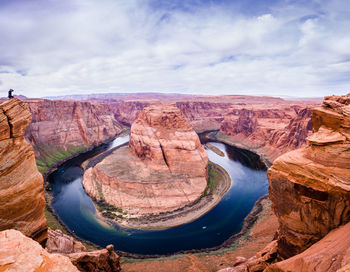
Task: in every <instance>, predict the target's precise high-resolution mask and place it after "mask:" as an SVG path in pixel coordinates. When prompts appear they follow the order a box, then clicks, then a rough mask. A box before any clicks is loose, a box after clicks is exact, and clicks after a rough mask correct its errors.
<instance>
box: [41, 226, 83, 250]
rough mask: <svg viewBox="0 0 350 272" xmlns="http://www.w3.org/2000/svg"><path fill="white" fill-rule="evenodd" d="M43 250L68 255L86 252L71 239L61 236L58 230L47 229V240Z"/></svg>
mask: <svg viewBox="0 0 350 272" xmlns="http://www.w3.org/2000/svg"><path fill="white" fill-rule="evenodd" d="M45 249H46V250H47V251H48V252H50V253H62V254H70V253H76V252H82V251H86V248H85V246H84V245H83V244H82V243H81V242H78V241H76V240H75V239H74V238H73V237H71V236H68V235H66V234H63V233H62V231H60V230H52V229H50V228H49V229H48V239H47V243H46V247H45Z"/></svg>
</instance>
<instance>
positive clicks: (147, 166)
mask: <svg viewBox="0 0 350 272" xmlns="http://www.w3.org/2000/svg"><path fill="white" fill-rule="evenodd" d="M116 165H118V167H116ZM207 176H208V156H207V154H206V152H205V150H204V147H203V146H202V145H201V144H200V141H199V138H198V136H197V134H196V133H195V132H194V130H193V129H192V127H191V125H190V124H189V123H188V121H187V120H186V119H185V117H184V116H183V114H182V113H181V111H180V110H179V109H178V108H176V107H172V106H150V107H147V108H145V109H144V110H143V111H142V112H140V113H139V116H138V119H137V120H136V121H135V122H134V123H133V125H132V127H131V135H130V141H129V148H128V147H122V148H119V149H117V150H115V151H114V152H113V153H112V154H110V155H108V156H107V157H106V158H105V159H104V160H102V161H101V162H100V163H98V164H97V165H96V166H94V167H93V168H90V169H88V170H87V171H86V172H85V174H84V180H83V184H84V188H85V190H86V192H87V193H88V194H90V195H91V196H93V197H94V198H95V199H97V200H104V201H106V202H107V203H110V204H112V205H114V206H116V207H119V208H121V209H122V210H126V211H128V212H129V213H130V214H157V213H160V212H168V211H173V210H175V209H178V208H181V207H183V206H185V205H188V204H191V203H193V202H194V201H196V200H197V199H199V197H200V196H201V195H202V194H203V192H204V190H205V188H206V186H207Z"/></svg>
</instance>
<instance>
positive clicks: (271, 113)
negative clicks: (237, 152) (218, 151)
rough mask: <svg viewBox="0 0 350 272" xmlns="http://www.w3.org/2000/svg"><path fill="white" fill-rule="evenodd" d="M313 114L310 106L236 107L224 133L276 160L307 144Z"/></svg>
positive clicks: (223, 123)
mask: <svg viewBox="0 0 350 272" xmlns="http://www.w3.org/2000/svg"><path fill="white" fill-rule="evenodd" d="M310 117H311V109H310V108H300V107H289V108H280V109H278V108H277V109H245V108H243V109H232V110H231V112H230V113H228V114H227V115H226V116H225V119H224V121H223V122H222V123H221V127H220V132H221V133H222V134H225V135H229V136H230V138H231V139H233V140H236V141H238V142H240V143H242V144H244V145H246V146H247V147H248V148H249V149H253V150H254V151H255V152H257V153H259V154H260V155H266V156H267V158H268V159H269V160H270V161H273V160H274V159H276V158H277V157H278V156H280V155H281V154H283V153H286V152H288V151H290V150H294V149H297V148H300V147H302V146H304V145H306V140H305V138H306V137H307V136H308V135H309V134H311V132H312V125H311V118H310Z"/></svg>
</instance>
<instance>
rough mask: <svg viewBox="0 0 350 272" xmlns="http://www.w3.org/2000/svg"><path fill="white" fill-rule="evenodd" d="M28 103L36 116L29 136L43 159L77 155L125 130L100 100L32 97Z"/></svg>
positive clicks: (37, 154)
mask: <svg viewBox="0 0 350 272" xmlns="http://www.w3.org/2000/svg"><path fill="white" fill-rule="evenodd" d="M26 103H27V104H28V105H29V108H30V112H31V113H32V116H33V121H32V123H31V124H30V125H29V127H28V129H27V132H26V138H27V139H28V141H29V142H30V143H31V144H32V145H33V147H34V149H35V154H36V157H37V158H38V159H43V161H46V160H47V157H50V156H51V157H55V156H56V155H57V154H59V153H60V152H61V153H62V151H68V153H66V154H70V153H72V154H74V153H77V152H79V151H82V150H86V149H88V148H91V147H93V146H96V145H99V144H101V143H103V142H106V141H108V140H111V139H113V138H114V137H115V136H116V135H117V134H118V133H120V132H121V131H122V125H121V124H120V123H119V122H118V121H117V120H116V119H115V118H114V116H113V114H112V113H111V112H110V111H109V110H108V108H107V107H106V106H105V105H103V104H100V103H92V102H80V101H60V100H57V101H51V100H44V99H35V100H34V99H30V100H26ZM0 133H1V132H0ZM63 155H64V154H63ZM66 156H67V155H66ZM58 159H59V158H58Z"/></svg>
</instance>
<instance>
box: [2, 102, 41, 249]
mask: <svg viewBox="0 0 350 272" xmlns="http://www.w3.org/2000/svg"><path fill="white" fill-rule="evenodd" d="M31 120H32V117H31V114H30V111H29V109H28V106H27V105H26V104H25V103H23V102H22V101H21V100H19V99H17V98H13V99H10V100H7V101H5V102H4V103H2V104H0V230H5V229H10V228H12V229H16V230H20V231H21V232H22V233H23V234H25V235H27V236H29V237H31V238H33V239H34V240H36V241H38V242H39V243H42V244H43V243H45V241H46V239H47V226H46V218H45V213H44V212H45V200H44V190H43V178H42V176H41V174H40V173H39V172H38V170H37V167H36V164H35V157H34V151H33V148H32V147H31V146H30V145H29V144H28V143H27V141H26V140H25V139H24V133H25V129H26V128H27V126H28V125H29V123H30V122H31Z"/></svg>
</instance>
